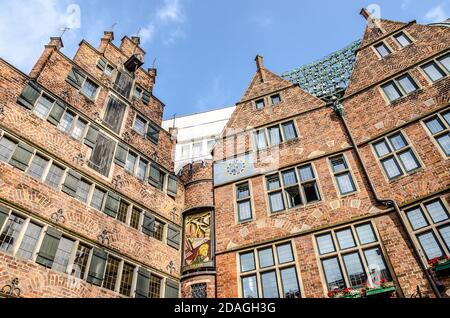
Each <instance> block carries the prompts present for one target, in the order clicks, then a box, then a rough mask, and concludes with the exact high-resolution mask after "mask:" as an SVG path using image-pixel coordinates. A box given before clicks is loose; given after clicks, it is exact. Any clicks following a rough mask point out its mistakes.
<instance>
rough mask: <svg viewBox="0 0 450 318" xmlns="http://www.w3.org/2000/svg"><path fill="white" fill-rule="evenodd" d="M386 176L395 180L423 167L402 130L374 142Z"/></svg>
mask: <svg viewBox="0 0 450 318" xmlns="http://www.w3.org/2000/svg"><path fill="white" fill-rule="evenodd" d="M373 147H374V149H375V152H376V154H377V156H378V158H379V159H380V162H381V165H382V166H383V169H384V171H385V172H386V176H387V177H388V179H389V180H393V179H395V178H397V177H399V176H402V175H404V174H406V173H410V172H412V171H414V170H417V169H418V168H420V167H421V165H420V163H419V161H418V160H417V157H416V155H415V154H414V152H413V150H412V148H411V146H409V144H408V142H407V141H406V139H405V137H404V136H403V134H402V133H401V132H398V133H395V134H393V135H391V136H388V137H385V138H383V140H381V141H378V142H376V143H374V144H373Z"/></svg>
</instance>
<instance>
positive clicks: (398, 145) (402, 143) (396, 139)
mask: <svg viewBox="0 0 450 318" xmlns="http://www.w3.org/2000/svg"><path fill="white" fill-rule="evenodd" d="M389 141H390V142H391V144H392V147H394V149H395V150H400V149H402V148H403V147H406V146H407V143H406V140H405V138H404V137H403V135H402V134H396V135H394V136H391V137H389Z"/></svg>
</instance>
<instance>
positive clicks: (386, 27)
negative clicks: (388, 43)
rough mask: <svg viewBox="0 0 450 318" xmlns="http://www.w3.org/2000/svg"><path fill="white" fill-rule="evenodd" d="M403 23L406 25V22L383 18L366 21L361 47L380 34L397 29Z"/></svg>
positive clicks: (374, 39) (371, 41) (374, 40)
mask: <svg viewBox="0 0 450 318" xmlns="http://www.w3.org/2000/svg"><path fill="white" fill-rule="evenodd" d="M405 25H407V23H404V22H397V21H390V20H384V19H380V20H377V21H376V22H373V23H371V22H368V24H367V27H366V30H365V32H364V36H363V39H362V43H361V47H364V46H366V45H369V44H371V43H374V42H376V41H377V40H378V39H379V38H381V37H382V36H384V35H386V34H389V33H392V32H394V31H396V30H399V29H401V28H402V27H404V26H405Z"/></svg>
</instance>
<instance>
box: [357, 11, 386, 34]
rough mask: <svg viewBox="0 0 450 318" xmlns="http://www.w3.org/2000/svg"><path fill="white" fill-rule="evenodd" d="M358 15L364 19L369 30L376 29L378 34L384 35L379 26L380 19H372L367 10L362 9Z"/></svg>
mask: <svg viewBox="0 0 450 318" xmlns="http://www.w3.org/2000/svg"><path fill="white" fill-rule="evenodd" d="M359 14H360V15H362V16H363V17H364V19H366V21H367V26H368V27H369V28H371V29H372V28H374V29H378V30H377V31H378V32H379V33H384V30H383V28H382V27H381V25H380V23H379V22H380V19H379V18H377V17H374V16H373V15H372V14H371V13H370V12H369V10H367V8H362V9H361V12H359Z"/></svg>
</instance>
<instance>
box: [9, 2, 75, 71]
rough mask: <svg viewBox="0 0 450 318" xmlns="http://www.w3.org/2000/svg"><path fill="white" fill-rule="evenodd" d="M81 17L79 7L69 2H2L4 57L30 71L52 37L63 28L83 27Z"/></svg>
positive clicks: (71, 34)
mask: <svg viewBox="0 0 450 318" xmlns="http://www.w3.org/2000/svg"><path fill="white" fill-rule="evenodd" d="M79 16H80V12H79V7H78V6H76V5H73V4H71V3H70V2H69V1H66V0H63V1H56V0H21V1H17V0H2V1H0V34H1V36H0V57H2V58H4V59H5V60H7V61H8V62H10V63H12V64H13V65H15V66H17V67H18V68H20V69H22V70H23V71H24V72H28V71H29V70H30V69H31V68H32V66H33V65H34V62H35V61H36V59H37V58H38V57H39V55H40V54H41V52H42V51H43V49H44V45H45V44H47V43H48V41H49V37H50V36H57V35H59V34H61V31H60V29H61V27H65V26H69V27H71V28H77V27H79V22H80V19H79ZM69 34H70V35H69ZM70 36H73V32H67V33H66V34H65V38H69V37H70Z"/></svg>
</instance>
